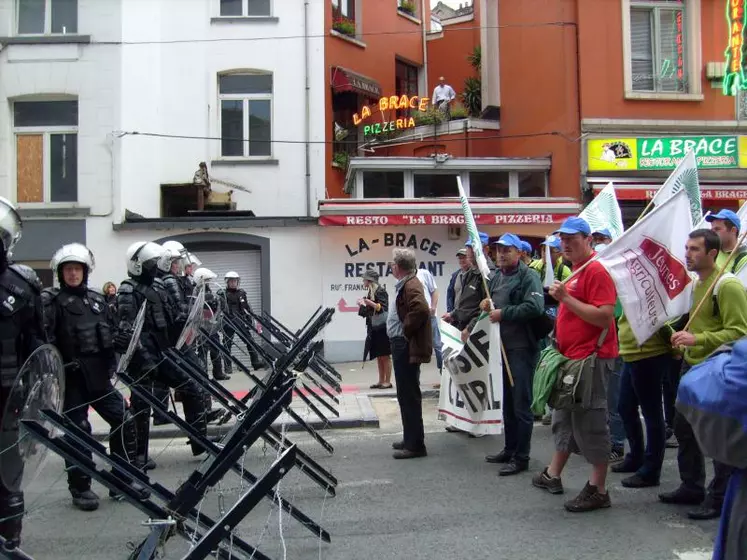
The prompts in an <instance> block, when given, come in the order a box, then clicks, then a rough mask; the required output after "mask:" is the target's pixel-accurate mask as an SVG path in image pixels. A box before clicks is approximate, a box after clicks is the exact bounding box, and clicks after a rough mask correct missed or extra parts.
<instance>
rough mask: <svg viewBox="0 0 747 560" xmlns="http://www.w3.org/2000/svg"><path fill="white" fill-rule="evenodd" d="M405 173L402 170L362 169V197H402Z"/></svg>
mask: <svg viewBox="0 0 747 560" xmlns="http://www.w3.org/2000/svg"><path fill="white" fill-rule="evenodd" d="M404 197H405V174H404V173H403V172H402V171H364V172H363V198H404Z"/></svg>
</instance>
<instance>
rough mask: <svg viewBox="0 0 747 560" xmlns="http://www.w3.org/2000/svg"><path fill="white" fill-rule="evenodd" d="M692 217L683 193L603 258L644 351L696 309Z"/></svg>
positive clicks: (637, 225) (617, 242)
mask: <svg viewBox="0 0 747 560" xmlns="http://www.w3.org/2000/svg"><path fill="white" fill-rule="evenodd" d="M691 216H692V214H691V204H690V200H689V199H688V195H687V192H686V190H685V189H681V190H680V191H678V192H677V193H676V194H675V195H674V196H672V197H670V198H669V199H668V200H667V201H666V202H664V203H662V204H661V205H659V206H657V207H656V208H655V209H654V210H653V211H652V212H649V213H648V214H647V215H646V216H645V217H643V218H642V219H641V220H639V221H638V222H636V223H635V224H634V225H633V226H632V227H631V228H630V229H629V230H628V231H626V232H625V234H623V236H622V237H620V238H619V239H617V240H615V241H613V242H612V243H611V244H610V245H609V246H608V247H607V248H606V249H605V251H604V253H602V254H601V255H600V256H599V259H598V260H599V262H600V263H601V264H602V265H603V266H604V267H605V268H606V269H607V271H608V272H609V273H610V276H611V277H612V280H614V282H615V287H616V288H617V296H618V298H619V299H620V303H621V304H622V307H623V310H624V312H625V316H626V317H627V319H628V322H629V323H630V326H631V329H632V330H633V334H634V335H635V338H636V340H637V341H638V343H639V344H641V345H642V344H643V343H644V342H646V340H648V339H649V338H651V336H652V335H653V334H654V333H655V332H656V331H658V330H659V329H660V328H661V327H662V326H664V324H665V323H666V322H667V321H669V320H670V319H672V318H675V317H679V316H681V315H684V314H685V313H687V312H688V311H689V309H690V304H691V299H692V296H691V293H692V287H693V280H692V277H691V276H690V274H689V272H688V271H687V267H686V266H685V244H686V243H687V239H688V235H689V234H690V232H691V231H692V218H691ZM571 289H572V286H571Z"/></svg>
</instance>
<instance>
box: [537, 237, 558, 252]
mask: <svg viewBox="0 0 747 560" xmlns="http://www.w3.org/2000/svg"><path fill="white" fill-rule="evenodd" d="M541 244H542V245H549V246H550V248H552V249H557V250H558V251H560V237H558V236H557V235H551V236H550V237H548V238H547V239H545V240H544V241H543V242H542V243H541Z"/></svg>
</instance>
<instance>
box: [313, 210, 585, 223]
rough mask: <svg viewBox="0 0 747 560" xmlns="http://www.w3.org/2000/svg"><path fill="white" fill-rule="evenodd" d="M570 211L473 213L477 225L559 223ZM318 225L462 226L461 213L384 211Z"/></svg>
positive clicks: (330, 219)
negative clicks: (395, 212)
mask: <svg viewBox="0 0 747 560" xmlns="http://www.w3.org/2000/svg"><path fill="white" fill-rule="evenodd" d="M569 215H570V214H547V213H536V214H475V222H476V223H477V224H478V225H485V226H488V225H512V224H516V225H520V224H556V223H561V222H562V221H563V220H565V219H566V218H567V217H568V216H569ZM319 225H321V226H439V225H464V215H462V214H386V215H354V216H321V217H320V218H319Z"/></svg>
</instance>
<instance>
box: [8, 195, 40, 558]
mask: <svg viewBox="0 0 747 560" xmlns="http://www.w3.org/2000/svg"><path fill="white" fill-rule="evenodd" d="M21 228H22V223H21V218H20V216H19V215H18V213H17V212H16V210H15V208H13V205H12V204H11V203H10V202H9V201H8V200H6V199H5V198H2V197H0V241H1V242H2V248H1V249H0V302H2V305H0V408H1V409H2V410H5V405H6V403H7V401H8V397H9V396H10V395H9V394H10V391H11V389H12V387H13V383H14V382H15V378H16V375H17V374H18V370H19V369H20V368H21V366H22V365H23V363H24V362H25V361H26V359H27V358H28V357H29V356H30V355H31V353H32V352H33V351H34V350H35V349H36V348H37V347H39V346H41V345H42V344H43V343H44V341H45V337H44V325H43V321H42V305H41V298H40V292H41V282H40V281H39V278H38V277H37V276H36V274H35V273H34V271H33V270H32V269H30V268H29V267H27V266H23V265H18V264H11V263H10V257H11V255H12V251H13V247H14V246H15V244H16V243H18V240H19V239H21ZM4 424H6V425H3V426H2V429H3V431H6V432H7V431H17V430H18V424H17V420H16V419H11V418H4ZM0 451H1V452H0V469H5V468H6V465H13V464H18V463H19V462H20V461H21V458H20V457H19V455H18V446H13V447H11V448H9V449H2V450H0ZM23 512H24V502H23V492H21V491H19V490H18V489H13V488H8V487H7V486H6V485H5V484H4V483H3V482H2V480H1V479H0V535H2V536H3V537H4V538H5V539H6V540H7V541H8V544H9V545H10V546H18V545H19V544H20V542H21V525H22V519H23Z"/></svg>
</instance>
